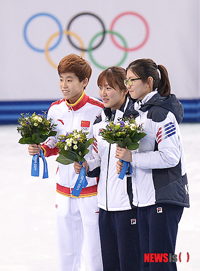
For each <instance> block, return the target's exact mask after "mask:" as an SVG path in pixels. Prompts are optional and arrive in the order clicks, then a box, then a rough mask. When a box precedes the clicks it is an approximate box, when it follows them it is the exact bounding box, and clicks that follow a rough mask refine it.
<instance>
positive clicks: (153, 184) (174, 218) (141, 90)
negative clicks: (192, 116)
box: [116, 59, 189, 271]
mask: <svg viewBox="0 0 200 271" xmlns="http://www.w3.org/2000/svg"><path fill="white" fill-rule="evenodd" d="M158 70H159V71H158ZM126 76H127V80H125V85H126V86H127V88H128V90H129V93H130V95H131V97H132V98H133V99H137V102H136V103H135V106H134V107H135V110H136V111H135V119H136V122H137V123H138V124H141V125H142V126H143V128H144V132H145V133H146V136H145V137H144V138H143V139H141V141H140V147H139V149H138V151H137V152H134V153H131V152H130V151H129V150H127V149H123V148H117V150H116V158H119V159H123V160H125V161H130V162H131V164H132V167H133V171H134V173H133V182H134V184H135V185H134V186H133V187H135V189H136V191H135V192H136V195H137V198H136V197H135V198H134V199H133V204H135V205H137V206H138V207H139V208H138V223H139V233H140V247H141V257H142V267H141V268H142V269H141V270H145V271H147V270H148V271H152V270H153V271H160V270H177V269H176V263H175V262H173V261H170V259H171V258H170V256H169V255H174V253H175V244H176V237H177V231H178V223H179V221H180V219H181V216H182V212H183V207H189V195H188V183H187V174H186V170H185V164H184V155H183V147H182V142H181V135H180V131H179V127H178V123H179V122H181V121H182V117H183V107H182V105H181V104H180V102H179V101H178V100H177V99H176V97H175V95H172V94H170V83H169V79H168V74H167V71H166V69H165V67H164V66H162V65H159V66H157V65H156V64H155V63H154V62H153V61H152V60H150V59H139V60H136V61H133V62H132V63H130V65H129V66H128V68H127V75H126ZM121 168H122V165H121V162H120V161H118V162H117V172H118V173H120V171H121ZM149 253H150V254H151V253H154V254H158V255H159V256H160V257H162V256H163V255H165V256H166V255H167V256H166V258H165V259H164V261H163V260H162V258H160V260H159V262H155V261H150V260H148V257H147V258H145V255H149ZM163 257H164V256H163ZM151 259H152V258H151ZM166 259H167V260H166Z"/></svg>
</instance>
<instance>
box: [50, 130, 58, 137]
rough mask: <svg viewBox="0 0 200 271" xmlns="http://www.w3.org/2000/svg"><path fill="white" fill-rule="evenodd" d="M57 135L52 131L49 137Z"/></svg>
mask: <svg viewBox="0 0 200 271" xmlns="http://www.w3.org/2000/svg"><path fill="white" fill-rule="evenodd" d="M56 134H57V132H56V131H51V132H50V133H49V136H55V135H56Z"/></svg>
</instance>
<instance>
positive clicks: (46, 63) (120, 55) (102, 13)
mask: <svg viewBox="0 0 200 271" xmlns="http://www.w3.org/2000/svg"><path fill="white" fill-rule="evenodd" d="M128 12H130V14H128ZM199 12H200V9H199V0H162V1H160V0H140V1H138V0H101V1H99V0H65V1H64V0H56V1H53V0H51V1H49V0H48V1H47V0H34V1H27V0H18V1H15V0H1V1H0V25H1V27H0V29H1V30H0V48H1V50H0V63H1V72H0V82H1V85H0V100H1V101H25V100H56V99H59V98H61V97H62V95H61V93H60V90H59V87H58V80H59V78H58V75H57V71H56V68H55V67H53V66H52V64H51V62H53V63H54V65H57V64H58V62H59V61H60V59H61V58H63V57H64V56H65V55H67V54H70V53H76V54H79V55H81V54H83V53H84V58H85V59H87V60H88V61H89V62H90V63H91V65H92V69H93V73H92V77H91V80H90V82H89V85H88V87H87V93H88V94H90V95H92V96H95V97H98V88H97V85H96V80H97V77H98V75H99V74H100V72H101V71H102V68H100V67H98V66H99V65H100V66H103V67H107V66H112V65H116V64H119V63H120V62H121V64H120V65H121V66H122V67H124V68H126V66H127V65H128V64H129V63H130V62H131V61H133V60H134V59H137V58H143V57H145V58H146V57H147V58H152V59H153V60H154V61H155V62H156V63H157V64H163V65H164V66H166V68H167V70H168V72H169V76H170V80H171V85H172V92H173V93H175V94H176V95H177V96H178V98H180V99H197V98H198V99H199V97H200V90H199V79H198V78H199V47H198V45H199ZM80 13H91V14H90V15H88V14H87V15H86V14H81V15H79V14H80ZM123 13H124V14H123ZM77 15H79V16H78V17H76V18H74V17H75V16H77ZM118 15H121V16H120V17H119V18H118V19H117V16H118ZM73 18H74V19H73ZM115 19H116V21H115ZM70 21H71V25H70V28H69V30H70V31H71V32H73V35H77V36H76V37H74V36H72V34H71V35H70V38H71V40H72V42H73V44H75V45H76V46H78V47H80V42H82V43H83V44H84V48H88V45H89V43H90V42H91V39H93V38H94V42H93V44H92V46H97V45H98V44H99V43H100V41H101V39H102V38H103V35H102V34H99V36H98V37H95V36H96V35H97V34H98V33H100V32H102V31H103V26H102V24H103V25H104V27H105V30H106V31H107V32H106V34H105V39H104V41H103V42H102V44H101V45H100V46H99V47H98V48H97V49H95V50H92V51H91V55H92V57H93V59H91V57H90V54H89V53H88V52H87V51H86V52H83V51H80V50H78V49H76V48H75V47H74V45H72V44H71V43H70V42H69V40H68V39H67V37H66V35H65V34H63V35H62V39H61V40H60V42H59V38H60V37H61V35H60V34H59V33H57V32H61V31H64V30H66V29H67V25H68V24H69V23H70ZM112 23H114V26H113V31H114V32H115V33H114V36H113V37H114V39H115V43H114V42H113V41H112V40H111V36H110V33H109V32H108V31H110V30H111V24H112ZM55 33H57V36H55V37H54V38H53V35H54V34H55ZM50 38H52V41H51V42H50V43H49V48H52V47H55V48H54V49H53V50H48V51H47V54H48V55H49V59H48V58H47V56H46V55H47V54H45V52H39V51H38V50H41V51H44V49H45V46H47V42H48V41H49V39H50ZM125 43H127V48H128V51H127V52H126V51H125V50H124V49H123V48H122V49H121V48H119V47H124V44H125ZM31 46H32V47H31ZM95 63H96V64H95Z"/></svg>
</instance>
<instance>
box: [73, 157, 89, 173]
mask: <svg viewBox="0 0 200 271" xmlns="http://www.w3.org/2000/svg"><path fill="white" fill-rule="evenodd" d="M82 166H83V167H84V168H85V171H86V172H88V169H89V166H88V163H87V161H86V160H85V161H84V162H83V164H82V165H80V164H79V163H78V162H74V170H75V172H76V174H79V173H80V171H81V168H82Z"/></svg>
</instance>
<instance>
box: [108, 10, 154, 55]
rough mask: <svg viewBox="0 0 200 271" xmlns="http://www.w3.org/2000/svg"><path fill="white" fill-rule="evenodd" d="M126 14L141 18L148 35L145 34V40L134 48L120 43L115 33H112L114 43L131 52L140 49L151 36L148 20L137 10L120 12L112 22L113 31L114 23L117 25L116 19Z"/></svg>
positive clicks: (111, 28)
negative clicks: (116, 39) (115, 37)
mask: <svg viewBox="0 0 200 271" xmlns="http://www.w3.org/2000/svg"><path fill="white" fill-rule="evenodd" d="M124 15H134V16H136V17H138V18H139V19H141V20H142V22H143V23H144V25H145V28H146V35H145V38H144V40H143V41H142V42H141V43H140V44H139V45H138V46H135V47H132V48H125V47H123V46H121V45H119V44H118V43H117V42H116V41H115V39H114V35H112V34H111V39H112V41H113V43H114V44H115V45H116V46H117V47H118V48H120V49H122V50H124V51H127V52H130V51H135V50H138V49H140V48H141V47H142V46H143V45H144V44H145V43H146V42H147V40H148V37H149V26H148V23H147V21H146V20H145V19H144V18H143V17H142V16H141V15H140V14H138V13H136V12H131V11H128V12H123V13H121V14H119V15H118V16H117V17H116V18H115V19H114V20H113V22H112V24H111V26H110V30H112V31H113V28H114V25H115V23H116V21H117V20H118V19H119V18H121V17H122V16H124Z"/></svg>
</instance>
